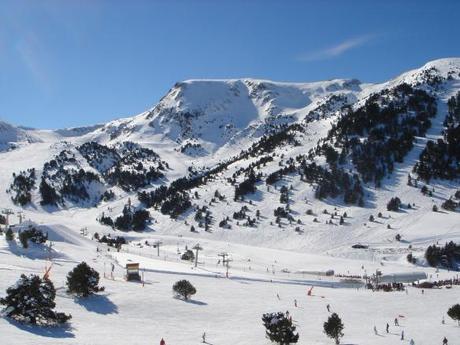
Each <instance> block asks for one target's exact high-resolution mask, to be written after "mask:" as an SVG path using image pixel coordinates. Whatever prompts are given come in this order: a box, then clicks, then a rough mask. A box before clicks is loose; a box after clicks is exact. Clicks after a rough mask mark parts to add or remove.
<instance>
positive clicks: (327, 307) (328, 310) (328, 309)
mask: <svg viewBox="0 0 460 345" xmlns="http://www.w3.org/2000/svg"><path fill="white" fill-rule="evenodd" d="M326 309H327V312H328V313H330V312H331V306H330V305H329V304H328V305H327V306H326Z"/></svg>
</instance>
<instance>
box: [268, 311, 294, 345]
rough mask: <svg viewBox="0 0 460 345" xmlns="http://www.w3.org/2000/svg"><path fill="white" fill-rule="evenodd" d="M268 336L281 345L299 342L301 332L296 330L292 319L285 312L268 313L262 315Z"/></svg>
mask: <svg viewBox="0 0 460 345" xmlns="http://www.w3.org/2000/svg"><path fill="white" fill-rule="evenodd" d="M262 321H263V323H264V326H265V328H266V331H265V333H266V335H267V338H268V339H270V340H271V341H272V342H274V343H277V344H280V345H288V344H294V343H297V341H298V340H299V334H298V333H296V332H295V329H296V328H295V326H294V325H293V324H292V320H291V319H290V318H289V317H287V316H286V315H285V314H284V313H282V312H278V313H267V314H264V315H262Z"/></svg>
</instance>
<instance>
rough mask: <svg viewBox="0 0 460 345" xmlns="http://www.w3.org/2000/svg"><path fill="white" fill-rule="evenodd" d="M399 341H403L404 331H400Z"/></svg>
mask: <svg viewBox="0 0 460 345" xmlns="http://www.w3.org/2000/svg"><path fill="white" fill-rule="evenodd" d="M401 340H404V330H403V331H401Z"/></svg>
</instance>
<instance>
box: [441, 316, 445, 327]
mask: <svg viewBox="0 0 460 345" xmlns="http://www.w3.org/2000/svg"><path fill="white" fill-rule="evenodd" d="M441 323H442V324H443V325H445V324H446V320H444V316H443V317H442V320H441Z"/></svg>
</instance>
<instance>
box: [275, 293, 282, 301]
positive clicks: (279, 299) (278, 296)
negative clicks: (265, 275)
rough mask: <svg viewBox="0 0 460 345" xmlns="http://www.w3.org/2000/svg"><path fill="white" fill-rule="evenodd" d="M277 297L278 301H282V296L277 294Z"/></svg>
mask: <svg viewBox="0 0 460 345" xmlns="http://www.w3.org/2000/svg"><path fill="white" fill-rule="evenodd" d="M276 297H277V298H278V301H281V298H280V294H279V293H277V294H276Z"/></svg>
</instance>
